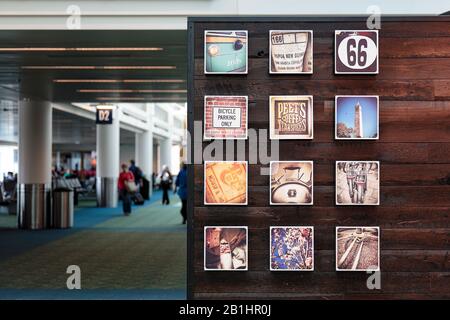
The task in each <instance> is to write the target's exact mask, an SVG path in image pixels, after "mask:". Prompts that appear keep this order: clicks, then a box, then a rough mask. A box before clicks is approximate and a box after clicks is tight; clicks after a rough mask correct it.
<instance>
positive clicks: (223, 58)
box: [204, 30, 248, 74]
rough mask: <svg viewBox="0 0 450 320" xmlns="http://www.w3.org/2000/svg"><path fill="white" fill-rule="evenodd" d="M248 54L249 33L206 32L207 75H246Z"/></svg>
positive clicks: (243, 31)
mask: <svg viewBox="0 0 450 320" xmlns="http://www.w3.org/2000/svg"><path fill="white" fill-rule="evenodd" d="M247 52H248V34H247V31H245V30H240V31H231V30H229V31H226V30H217V31H215V30H206V31H205V62H204V64H205V74H226V73H230V74H233V73H237V74H246V73H247V70H248V53H247Z"/></svg>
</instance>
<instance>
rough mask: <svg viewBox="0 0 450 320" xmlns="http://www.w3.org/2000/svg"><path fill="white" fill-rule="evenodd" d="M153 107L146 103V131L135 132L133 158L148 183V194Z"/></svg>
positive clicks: (150, 176) (151, 165) (151, 170)
mask: <svg viewBox="0 0 450 320" xmlns="http://www.w3.org/2000/svg"><path fill="white" fill-rule="evenodd" d="M152 110H153V108H152V105H150V104H148V105H147V131H145V132H143V133H136V147H135V159H136V165H137V166H138V167H139V168H141V170H142V173H143V174H144V176H145V177H146V178H147V179H148V181H149V183H150V187H149V196H151V195H152V174H153V119H152V118H153V112H152Z"/></svg>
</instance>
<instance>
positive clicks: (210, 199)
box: [203, 161, 248, 205]
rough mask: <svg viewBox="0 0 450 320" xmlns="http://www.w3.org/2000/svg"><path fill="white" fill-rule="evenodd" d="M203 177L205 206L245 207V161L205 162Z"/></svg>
mask: <svg viewBox="0 0 450 320" xmlns="http://www.w3.org/2000/svg"><path fill="white" fill-rule="evenodd" d="M204 175H205V177H204V179H205V180H204V192H203V193H204V203H205V205H247V199H248V195H247V193H248V187H247V181H248V162H247V161H205V172H204Z"/></svg>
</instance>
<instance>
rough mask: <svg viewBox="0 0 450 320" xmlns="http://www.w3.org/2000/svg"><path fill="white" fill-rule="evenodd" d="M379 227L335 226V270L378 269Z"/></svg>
mask: <svg viewBox="0 0 450 320" xmlns="http://www.w3.org/2000/svg"><path fill="white" fill-rule="evenodd" d="M379 270H380V228H379V227H367V226H364V227H360V226H358V227H354V226H349V227H336V271H379Z"/></svg>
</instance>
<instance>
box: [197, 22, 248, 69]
mask: <svg viewBox="0 0 450 320" xmlns="http://www.w3.org/2000/svg"><path fill="white" fill-rule="evenodd" d="M208 32H245V37H246V40H247V43H246V51H247V52H246V55H245V71H244V72H212V71H206V55H207V50H206V34H207V33H208ZM248 40H249V37H248V30H205V32H204V39H203V46H204V49H203V52H204V53H203V71H204V74H248V44H249V41H248Z"/></svg>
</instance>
